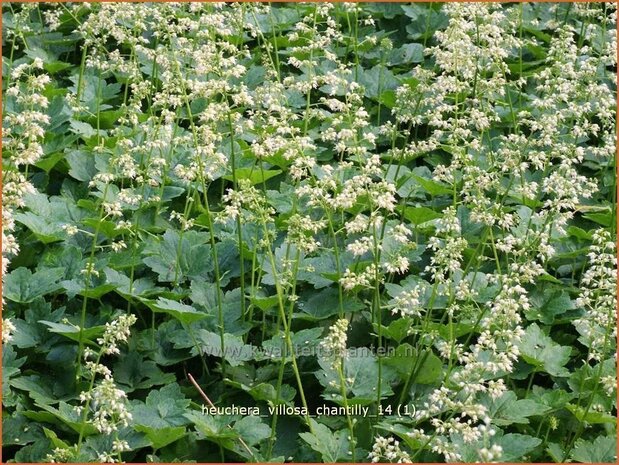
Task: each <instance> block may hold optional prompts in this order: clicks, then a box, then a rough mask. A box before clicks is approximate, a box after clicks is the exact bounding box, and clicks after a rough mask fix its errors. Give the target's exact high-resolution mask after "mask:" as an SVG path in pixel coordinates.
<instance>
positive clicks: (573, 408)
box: [565, 404, 617, 425]
mask: <svg viewBox="0 0 619 465" xmlns="http://www.w3.org/2000/svg"><path fill="white" fill-rule="evenodd" d="M565 408H567V409H568V410H569V411H570V412H572V414H574V416H575V417H576V418H578V421H580V422H585V423H590V424H592V425H596V424H604V423H610V424H613V423H617V417H616V416H613V415H609V414H607V413H603V412H597V411H595V410H591V409H589V411H586V410H585V408H584V407H581V406H580V405H574V404H567V405H566V406H565Z"/></svg>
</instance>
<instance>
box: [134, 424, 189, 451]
mask: <svg viewBox="0 0 619 465" xmlns="http://www.w3.org/2000/svg"><path fill="white" fill-rule="evenodd" d="M133 429H135V430H136V431H138V432H140V433H144V434H145V435H146V437H147V438H148V440H149V441H150V442H151V444H152V448H153V449H155V450H157V449H161V448H162V447H165V446H167V445H169V444H172V443H173V442H175V441H178V440H179V439H181V438H182V437H183V436H185V434H187V431H186V429H185V427H183V426H170V427H165V428H151V427H150V426H143V425H134V426H133Z"/></svg>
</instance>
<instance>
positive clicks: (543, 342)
mask: <svg viewBox="0 0 619 465" xmlns="http://www.w3.org/2000/svg"><path fill="white" fill-rule="evenodd" d="M520 351H521V355H522V358H523V359H524V360H525V361H526V362H527V363H530V364H531V365H533V366H535V367H537V368H538V369H542V370H543V371H545V372H546V373H549V374H551V375H553V376H569V375H570V372H569V371H568V370H567V369H566V368H565V367H564V365H565V364H566V363H567V362H568V361H569V359H570V353H571V352H572V349H571V347H564V346H561V345H559V344H557V343H556V342H554V341H553V340H552V338H550V337H548V336H546V335H545V334H544V333H543V332H542V330H541V329H540V327H539V326H537V324H536V323H533V324H532V325H530V326H529V327H528V328H527V329H526V331H525V335H524V337H523V338H522V341H521V342H520Z"/></svg>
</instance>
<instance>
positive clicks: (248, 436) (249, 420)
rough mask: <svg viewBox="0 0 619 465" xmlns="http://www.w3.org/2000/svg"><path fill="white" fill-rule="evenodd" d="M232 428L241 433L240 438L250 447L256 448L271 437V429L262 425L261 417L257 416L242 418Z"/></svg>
mask: <svg viewBox="0 0 619 465" xmlns="http://www.w3.org/2000/svg"><path fill="white" fill-rule="evenodd" d="M232 428H233V429H234V430H235V431H236V432H238V433H239V436H240V437H241V438H243V441H245V444H247V445H248V446H254V445H256V444H258V443H259V442H260V441H262V440H264V439H267V438H268V437H269V436H271V428H269V426H267V425H265V424H264V423H262V420H261V419H260V417H256V416H247V417H244V418H241V419H240V420H238V421H237V422H236V423H234V426H233V427H232Z"/></svg>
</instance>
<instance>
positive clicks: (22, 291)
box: [2, 267, 64, 304]
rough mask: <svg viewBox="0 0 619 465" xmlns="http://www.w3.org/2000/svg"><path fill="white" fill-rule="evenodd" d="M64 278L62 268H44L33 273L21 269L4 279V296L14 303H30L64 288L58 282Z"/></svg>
mask: <svg viewBox="0 0 619 465" xmlns="http://www.w3.org/2000/svg"><path fill="white" fill-rule="evenodd" d="M63 276H64V270H63V269H62V268H44V269H42V270H39V271H35V272H34V273H32V272H31V271H30V270H29V269H27V268H24V267H20V268H17V269H16V270H13V271H12V272H11V273H9V274H8V275H6V277H5V278H4V286H3V289H2V290H3V293H2V294H3V296H4V298H6V299H8V300H11V301H13V302H18V303H22V304H26V303H30V302H32V301H33V300H35V299H37V298H38V297H42V296H44V295H47V294H51V293H52V292H56V291H57V290H59V289H60V288H61V287H62V286H61V285H60V283H59V282H58V281H59V280H60V279H61V278H62V277H63Z"/></svg>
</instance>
